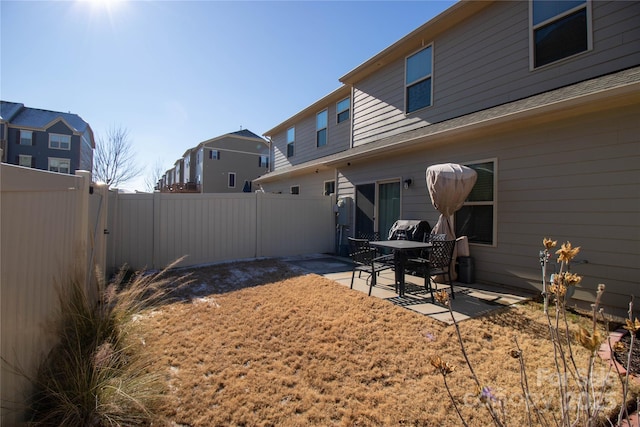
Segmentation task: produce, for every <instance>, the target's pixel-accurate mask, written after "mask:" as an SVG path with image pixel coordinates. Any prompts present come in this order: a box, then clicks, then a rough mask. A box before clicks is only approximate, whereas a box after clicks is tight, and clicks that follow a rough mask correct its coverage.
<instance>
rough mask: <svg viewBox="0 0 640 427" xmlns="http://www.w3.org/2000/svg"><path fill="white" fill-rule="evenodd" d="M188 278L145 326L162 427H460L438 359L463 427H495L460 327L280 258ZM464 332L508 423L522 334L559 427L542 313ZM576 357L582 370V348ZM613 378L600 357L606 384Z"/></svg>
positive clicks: (505, 315)
mask: <svg viewBox="0 0 640 427" xmlns="http://www.w3.org/2000/svg"><path fill="white" fill-rule="evenodd" d="M185 272H186V271H185V270H181V271H179V274H183V273H185ZM189 272H190V273H191V275H192V276H191V278H192V279H193V281H192V283H191V284H190V285H188V286H187V287H184V288H182V289H181V290H180V292H179V293H177V294H176V295H174V296H176V297H177V301H175V302H172V303H166V304H163V305H161V306H159V307H156V308H154V309H152V310H148V311H146V312H144V313H143V315H142V316H140V317H139V318H138V323H139V325H140V326H141V333H142V339H143V340H144V344H145V348H146V351H147V352H148V354H150V355H152V357H153V359H154V362H153V367H152V369H154V370H157V371H159V372H163V373H165V374H166V379H167V384H168V392H167V399H166V402H165V404H164V405H163V406H162V413H161V414H159V415H160V416H161V417H162V418H164V420H165V421H166V423H167V424H168V425H173V426H215V425H225V426H226V425H246V426H269V425H283V426H298V425H299V426H309V425H316V426H327V425H337V426H355V425H358V426H388V425H414V426H433V425H462V423H461V421H460V418H459V417H458V415H457V414H456V411H455V409H454V406H453V405H452V402H451V400H450V398H449V396H448V394H447V389H446V388H445V385H444V382H443V377H442V375H441V374H440V373H439V372H436V370H435V368H434V366H433V365H432V364H431V358H432V357H433V356H440V357H441V358H442V359H444V360H445V361H447V362H449V363H451V364H452V365H453V366H454V367H455V370H454V371H453V372H452V373H450V374H448V375H447V377H446V379H447V384H448V385H449V387H450V390H451V393H452V395H453V398H454V399H455V402H456V405H457V406H458V407H459V408H460V410H461V412H462V414H463V416H464V417H465V420H466V421H467V423H468V425H470V426H484V425H489V424H491V423H492V421H491V418H490V416H489V414H488V412H487V410H486V409H485V408H484V407H483V404H482V403H481V401H480V399H479V390H478V389H477V387H476V384H475V382H474V381H473V380H472V377H471V375H470V371H469V368H468V367H467V366H466V364H465V361H464V358H463V356H462V353H461V351H460V346H459V344H458V340H457V337H456V329H455V326H454V325H446V324H444V323H441V322H438V321H436V320H433V319H431V318H429V317H427V316H424V315H421V314H418V313H414V312H412V311H410V310H407V309H405V308H402V307H399V306H396V305H393V304H391V303H389V302H387V301H384V300H381V299H379V298H374V297H368V296H367V295H366V294H363V293H361V292H356V291H354V290H350V289H349V288H348V287H345V286H341V285H339V284H337V283H336V282H333V281H331V280H328V279H326V278H324V277H322V276H319V275H315V274H307V275H300V273H299V271H296V270H294V269H292V268H290V266H289V265H288V264H286V263H282V262H276V261H273V260H258V261H251V262H242V263H233V264H221V265H216V266H210V267H205V268H199V269H194V270H189ZM453 306H454V307H455V300H454V301H453ZM571 322H572V328H573V329H574V330H577V327H576V323H580V322H583V323H587V324H588V319H586V318H582V317H580V316H577V315H571ZM460 328H461V333H462V336H463V338H464V344H465V346H466V350H467V352H468V355H469V358H470V360H471V362H472V365H473V367H474V369H475V371H476V374H477V376H478V377H479V378H480V380H481V382H482V385H483V387H484V386H486V387H489V389H488V390H490V394H489V398H490V399H493V398H494V397H495V399H496V400H494V403H495V405H496V406H497V407H500V406H502V407H503V411H504V414H505V417H506V419H507V420H508V422H507V423H506V425H525V424H527V423H528V421H527V418H526V411H525V403H524V401H523V399H522V397H521V396H522V387H521V380H520V368H519V363H518V360H517V359H514V358H512V356H511V355H510V351H511V350H513V349H515V348H516V346H515V341H514V338H517V342H518V344H519V346H520V348H521V349H522V351H523V355H524V361H525V363H526V369H527V374H528V384H529V391H530V393H531V394H532V397H533V398H534V400H535V402H536V404H537V405H538V407H539V409H540V410H541V411H542V414H543V415H544V416H545V417H546V419H547V421H551V424H554V425H555V423H554V422H553V421H552V420H553V416H555V415H556V414H557V413H558V404H559V403H558V397H557V379H558V375H557V372H556V368H555V364H554V350H553V346H552V344H551V341H550V340H549V339H548V336H549V328H548V323H547V318H546V317H545V316H544V314H543V312H542V308H541V305H540V304H537V303H526V304H521V305H519V306H514V307H510V308H505V309H501V310H498V311H495V312H493V313H491V314H490V315H487V316H485V317H481V318H477V319H470V320H465V321H464V322H461V323H460ZM573 349H574V353H575V355H576V357H575V358H576V360H577V362H578V364H579V365H581V366H583V367H584V366H586V364H587V360H588V352H587V351H586V350H585V349H584V348H582V347H581V346H579V345H574V346H573ZM609 372H610V371H609V367H608V365H607V364H606V363H604V362H602V361H600V360H597V361H596V365H595V372H594V375H595V377H596V378H597V379H598V380H600V381H602V380H604V379H605V378H607V373H609ZM605 383H606V386H605V389H606V394H607V396H608V407H607V408H606V409H605V410H604V411H603V412H605V413H606V414H607V415H610V414H611V413H612V409H613V408H614V406H615V402H617V401H619V399H620V394H621V391H620V386H619V381H618V378H617V377H616V376H614V375H613V374H611V376H610V377H608V379H607V380H606V382H605ZM486 396H487V395H486V394H485V397H486ZM573 403H575V402H573ZM533 421H534V423H533V424H534V425H539V423H538V422H537V419H535V418H534V420H533Z"/></svg>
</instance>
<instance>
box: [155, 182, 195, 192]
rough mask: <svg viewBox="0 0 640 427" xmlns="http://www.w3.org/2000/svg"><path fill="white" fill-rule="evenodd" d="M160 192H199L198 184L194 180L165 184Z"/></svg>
mask: <svg viewBox="0 0 640 427" xmlns="http://www.w3.org/2000/svg"><path fill="white" fill-rule="evenodd" d="M160 192H161V193H199V192H200V184H196V183H195V182H187V183H179V184H171V185H165V186H164V187H162V189H161V190H160Z"/></svg>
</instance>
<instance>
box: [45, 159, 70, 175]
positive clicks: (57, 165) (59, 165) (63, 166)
mask: <svg viewBox="0 0 640 427" xmlns="http://www.w3.org/2000/svg"><path fill="white" fill-rule="evenodd" d="M49 170H50V171H51V172H58V173H71V160H69V159H57V158H55V157H49Z"/></svg>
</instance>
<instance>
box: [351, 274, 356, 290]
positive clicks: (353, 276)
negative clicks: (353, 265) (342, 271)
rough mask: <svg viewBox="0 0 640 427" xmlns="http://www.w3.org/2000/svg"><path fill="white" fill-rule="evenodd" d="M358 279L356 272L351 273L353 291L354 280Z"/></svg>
mask: <svg viewBox="0 0 640 427" xmlns="http://www.w3.org/2000/svg"><path fill="white" fill-rule="evenodd" d="M355 277H356V271H355V270H353V273H351V289H353V279H354V278H355Z"/></svg>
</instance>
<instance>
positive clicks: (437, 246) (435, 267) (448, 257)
mask: <svg viewBox="0 0 640 427" xmlns="http://www.w3.org/2000/svg"><path fill="white" fill-rule="evenodd" d="M431 244H432V246H431V250H430V251H429V277H434V276H442V278H443V280H444V281H445V282H446V283H447V284H448V285H449V287H451V298H455V294H454V293H453V281H452V280H451V268H452V267H451V266H452V264H453V251H454V249H455V247H456V241H455V240H434V241H433V242H431Z"/></svg>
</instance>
